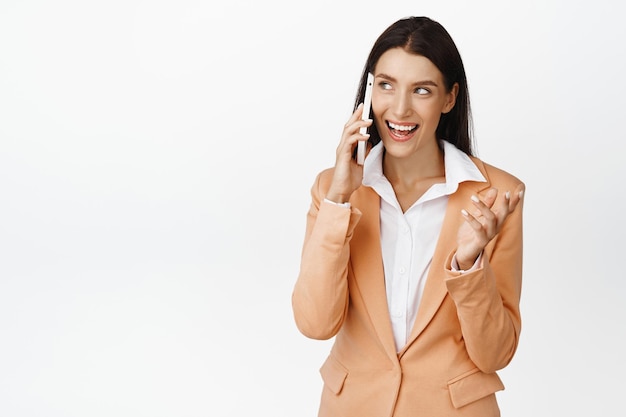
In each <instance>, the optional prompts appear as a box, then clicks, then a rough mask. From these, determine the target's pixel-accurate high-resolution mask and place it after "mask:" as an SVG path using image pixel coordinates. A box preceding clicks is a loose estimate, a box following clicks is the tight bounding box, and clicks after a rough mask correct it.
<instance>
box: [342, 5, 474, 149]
mask: <svg viewBox="0 0 626 417" xmlns="http://www.w3.org/2000/svg"><path fill="white" fill-rule="evenodd" d="M392 48H403V49H404V50H405V51H407V52H409V53H412V54H416V55H421V56H424V57H426V58H428V59H429V60H430V61H431V62H432V63H433V64H435V66H436V67H437V68H438V69H439V71H441V73H442V74H443V80H444V83H445V87H446V90H447V91H448V92H449V91H450V90H451V89H452V87H453V86H454V83H458V85H459V92H458V96H457V98H456V104H455V105H454V107H453V108H452V110H450V111H449V112H448V113H444V114H442V115H441V119H440V120H439V125H438V126H437V131H436V136H437V139H443V140H446V141H448V142H450V143H452V144H453V145H454V146H456V147H457V148H459V149H460V150H461V151H463V152H465V153H466V154H468V155H474V146H473V143H472V124H471V123H472V113H471V108H470V100H469V91H468V88H467V79H466V77H465V68H464V67H463V61H462V60H461V55H460V54H459V51H458V49H457V47H456V45H455V44H454V41H453V40H452V37H451V36H450V34H449V33H448V31H446V29H445V28H444V27H443V26H441V24H439V23H438V22H435V21H434V20H432V19H430V18H428V17H407V18H404V19H400V20H398V21H397V22H395V23H394V24H392V25H391V26H389V27H388V28H387V29H385V31H384V32H383V33H382V34H381V35H380V36H379V37H378V39H377V40H376V42H375V43H374V46H373V47H372V50H371V51H370V54H369V56H368V58H367V62H366V63H365V67H364V69H363V74H362V76H361V82H360V84H359V89H358V94H357V97H356V101H355V104H354V108H355V109H356V107H357V106H358V105H359V103H361V102H362V101H363V99H364V97H365V83H366V81H367V73H368V72H373V71H374V68H375V67H376V64H377V63H378V60H379V59H380V57H381V56H382V54H384V53H385V52H387V51H388V50H389V49H392ZM369 133H370V138H369V142H370V143H371V144H372V145H376V144H377V143H378V142H380V134H379V133H378V129H376V126H375V125H372V126H371V127H370V130H369Z"/></svg>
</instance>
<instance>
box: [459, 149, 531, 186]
mask: <svg viewBox="0 0 626 417" xmlns="http://www.w3.org/2000/svg"><path fill="white" fill-rule="evenodd" d="M470 158H471V159H472V161H473V162H474V164H476V166H477V167H478V169H480V171H481V172H482V173H483V175H484V176H485V179H486V180H487V181H488V182H490V183H491V184H492V185H493V186H494V187H496V188H499V187H501V188H511V189H513V188H515V187H517V186H518V185H519V184H523V185H524V183H523V181H522V180H520V179H519V178H517V177H516V176H515V175H513V174H511V173H509V172H507V171H505V170H503V169H501V168H498V167H496V166H494V165H491V164H488V163H486V162H484V161H482V160H481V159H479V158H476V157H474V156H471V157H470Z"/></svg>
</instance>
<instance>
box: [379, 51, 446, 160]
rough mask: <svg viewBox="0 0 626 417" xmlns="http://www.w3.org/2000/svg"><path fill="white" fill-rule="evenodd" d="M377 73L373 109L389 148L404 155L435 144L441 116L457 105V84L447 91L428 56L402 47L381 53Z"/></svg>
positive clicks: (392, 152)
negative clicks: (407, 50)
mask: <svg viewBox="0 0 626 417" xmlns="http://www.w3.org/2000/svg"><path fill="white" fill-rule="evenodd" d="M374 76H375V80H374V90H373V93H372V111H373V113H374V121H375V123H376V127H377V130H378V132H379V134H380V137H381V140H382V141H383V145H384V147H385V150H386V152H387V153H388V154H390V155H393V156H394V157H398V158H402V157H408V156H410V155H412V154H414V153H416V152H417V151H418V150H420V149H422V148H423V147H425V146H432V145H434V144H436V143H437V140H436V136H435V132H436V130H437V126H438V124H439V119H440V118H441V114H442V113H447V112H449V111H450V110H452V108H453V107H454V103H455V100H456V95H457V91H458V86H457V85H456V84H455V85H454V86H453V88H452V89H451V90H450V91H448V90H447V89H446V87H445V84H444V80H443V75H442V74H441V71H439V69H438V68H437V67H436V66H435V65H434V64H433V63H432V62H431V61H430V60H429V59H428V58H426V57H424V56H421V55H415V54H412V53H408V52H406V51H405V50H404V49H402V48H393V49H390V50H388V51H386V52H385V53H384V54H382V55H381V57H380V59H379V60H378V62H377V64H376V67H375V69H374Z"/></svg>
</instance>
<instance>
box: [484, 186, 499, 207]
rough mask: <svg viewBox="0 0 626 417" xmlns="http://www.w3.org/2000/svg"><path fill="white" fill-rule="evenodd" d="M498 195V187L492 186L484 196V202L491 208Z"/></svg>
mask: <svg viewBox="0 0 626 417" xmlns="http://www.w3.org/2000/svg"><path fill="white" fill-rule="evenodd" d="M497 197H498V189H497V188H490V189H489V190H488V191H487V192H486V193H485V196H484V197H483V200H482V201H483V203H485V205H486V206H487V207H489V208H491V207H492V206H493V203H495V201H496V198H497Z"/></svg>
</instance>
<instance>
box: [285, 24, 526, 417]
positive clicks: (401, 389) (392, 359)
mask: <svg viewBox="0 0 626 417" xmlns="http://www.w3.org/2000/svg"><path fill="white" fill-rule="evenodd" d="M368 72H371V73H373V74H374V77H375V81H374V90H373V93H372V113H373V120H365V121H364V120H361V112H362V105H361V104H359V105H358V106H357V107H356V109H355V111H354V113H353V114H352V117H351V118H350V119H349V120H348V122H347V124H346V125H345V127H344V131H343V135H342V137H341V141H340V143H339V146H338V147H337V152H336V162H335V166H334V168H331V169H327V170H324V171H322V172H321V173H320V174H319V175H318V177H317V179H316V181H315V184H314V185H313V187H312V189H311V194H312V199H313V201H312V204H311V208H310V211H309V213H308V218H307V229H306V236H305V242H304V247H303V252H302V260H301V270H300V274H299V276H298V280H297V282H296V284H295V288H294V292H293V300H292V302H293V311H294V317H295V321H296V324H297V326H298V328H299V329H300V331H301V332H302V333H303V334H304V335H306V336H308V337H310V338H314V339H329V338H331V337H335V341H334V344H333V347H332V349H331V352H330V355H329V356H328V358H327V360H326V361H325V363H324V364H323V366H322V368H321V370H320V372H321V374H322V378H323V380H324V388H323V392H322V398H321V404H320V409H319V416H321V417H326V416H332V417H339V416H342V417H343V416H358V417H368V416H372V417H384V416H396V417H405V416H406V417H408V416H410V417H416V416H426V417H437V416H480V417H489V416H498V415H500V412H499V408H498V405H497V401H496V397H495V393H496V392H497V391H499V390H502V389H503V388H504V387H503V385H502V382H501V381H500V378H499V377H498V375H497V374H496V371H497V370H499V369H502V368H503V367H504V366H506V365H507V364H508V363H509V362H510V360H511V359H512V357H513V354H514V353H515V350H516V347H517V344H518V339H519V334H520V328H521V319H520V312H519V301H520V291H521V277H522V207H521V205H522V204H521V199H522V196H523V191H524V184H523V183H522V182H521V181H520V180H518V179H517V178H515V177H514V176H512V175H510V174H508V173H506V172H504V171H502V170H500V169H497V168H495V167H493V166H490V165H488V164H486V163H484V162H482V161H480V160H479V159H477V158H476V157H474V156H473V153H472V146H471V136H470V117H471V115H470V104H469V96H468V90H467V82H466V77H465V70H464V67H463V63H462V61H461V57H460V55H459V52H458V50H457V48H456V46H455V44H454V42H453V40H452V39H451V37H450V35H449V34H448V33H447V31H446V30H445V29H444V28H443V27H442V26H441V25H440V24H439V23H437V22H435V21H433V20H431V19H428V18H425V17H412V18H406V19H401V20H399V21H397V22H395V23H394V24H393V25H391V26H390V27H389V28H388V29H387V30H385V31H384V32H383V33H382V34H381V35H380V37H379V38H378V40H377V41H376V42H375V44H374V46H373V48H372V50H371V52H370V55H369V57H368V59H367V63H366V65H365V68H364V71H363V78H362V80H361V88H360V92H359V94H358V97H357V100H356V103H361V101H362V100H363V96H364V89H365V79H366V75H367V73H368ZM363 126H368V127H369V130H370V134H369V135H367V134H366V135H361V134H360V133H359V130H360V128H361V127H363ZM359 140H368V147H369V151H368V154H367V157H366V159H365V163H364V165H363V166H360V165H358V164H356V163H355V161H354V159H353V154H354V149H355V147H356V145H357V142H358V141H359ZM518 206H519V207H518Z"/></svg>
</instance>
